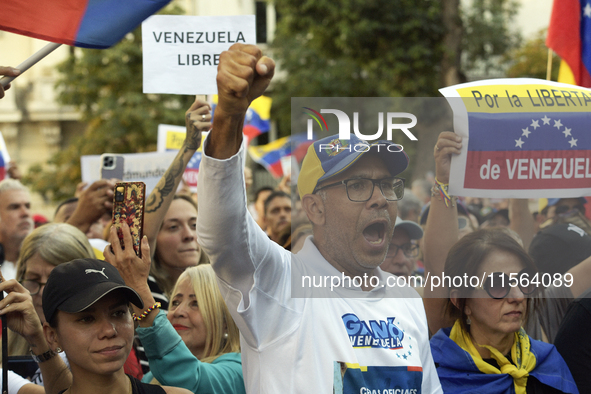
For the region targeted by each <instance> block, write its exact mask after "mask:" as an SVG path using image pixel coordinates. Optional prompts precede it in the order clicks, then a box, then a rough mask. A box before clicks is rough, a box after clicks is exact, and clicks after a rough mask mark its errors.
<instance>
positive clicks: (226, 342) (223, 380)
mask: <svg viewBox="0 0 591 394" xmlns="http://www.w3.org/2000/svg"><path fill="white" fill-rule="evenodd" d="M122 230H123V239H124V243H125V244H126V245H129V244H131V234H130V232H129V228H128V227H127V226H126V225H125V224H124V225H123V229H122ZM110 240H111V243H112V245H113V246H112V247H113V252H111V251H110V250H109V248H108V247H107V248H106V249H105V258H106V259H107V261H109V262H110V263H111V264H113V265H114V266H115V267H117V269H118V270H119V272H120V273H121V276H122V277H123V278H124V280H125V283H126V284H127V285H128V286H130V287H131V288H133V289H134V290H135V291H137V292H138V294H140V296H141V297H142V298H143V299H144V302H145V307H146V308H145V309H144V310H142V309H140V308H138V307H137V306H134V310H135V313H136V315H137V316H139V317H140V319H139V327H138V329H137V332H138V334H139V337H140V340H141V341H142V343H143V345H144V349H145V352H146V355H147V356H148V360H149V362H150V373H149V374H147V375H146V376H145V377H144V379H143V380H144V381H148V380H150V379H152V377H154V378H156V379H157V380H158V381H159V382H160V383H161V384H164V385H169V386H177V387H184V388H186V389H189V390H191V391H192V392H194V393H197V392H199V393H245V388H244V380H243V375H242V362H241V359H240V353H239V351H240V349H239V347H240V345H239V332H238V328H237V327H236V324H235V323H234V321H233V320H232V317H231V316H230V313H229V311H228V308H227V307H226V305H225V303H224V301H223V298H222V295H221V294H220V291H219V289H218V286H217V282H216V280H215V275H214V273H213V270H212V268H211V267H210V266H209V265H202V266H197V267H192V268H189V269H187V270H186V271H185V272H184V273H183V274H182V275H181V276H180V277H179V279H178V281H177V283H176V285H175V288H174V289H173V292H172V297H171V302H170V306H169V312H168V315H165V314H164V313H161V312H160V311H159V307H158V306H157V303H156V302H155V300H154V298H153V296H152V294H151V292H150V288H149V286H148V284H147V277H148V275H149V271H150V258H149V256H150V250H149V245H148V240H147V238H146V237H144V239H143V240H142V245H141V247H142V256H143V257H142V258H141V259H140V258H139V257H137V256H136V255H135V253H134V251H133V248H125V249H124V250H122V249H121V246H120V244H119V243H118V237H117V234H116V231H115V230H111V237H110Z"/></svg>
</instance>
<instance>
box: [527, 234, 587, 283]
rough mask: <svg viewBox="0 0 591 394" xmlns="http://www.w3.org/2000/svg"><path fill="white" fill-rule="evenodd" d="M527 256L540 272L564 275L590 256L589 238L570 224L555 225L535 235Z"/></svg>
mask: <svg viewBox="0 0 591 394" xmlns="http://www.w3.org/2000/svg"><path fill="white" fill-rule="evenodd" d="M529 255H530V256H531V258H532V259H533V260H534V263H535V264H536V266H537V267H538V270H539V271H540V272H547V273H551V274H554V273H565V272H567V271H568V270H569V269H571V268H572V267H574V266H575V265H577V264H579V263H580V262H581V261H583V260H585V259H586V258H587V257H589V256H591V237H590V236H589V235H588V234H587V233H586V232H585V231H584V230H583V229H582V228H580V227H578V226H575V225H574V224H572V223H555V224H552V225H550V226H548V227H546V228H545V229H543V230H542V231H540V232H539V233H537V234H536V236H535V237H534V239H533V240H532V242H531V244H530V246H529Z"/></svg>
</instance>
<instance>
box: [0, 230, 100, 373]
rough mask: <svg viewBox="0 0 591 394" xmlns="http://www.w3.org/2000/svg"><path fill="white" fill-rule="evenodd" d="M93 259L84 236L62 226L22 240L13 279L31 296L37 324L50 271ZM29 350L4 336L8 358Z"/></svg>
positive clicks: (22, 342) (18, 339)
mask: <svg viewBox="0 0 591 394" xmlns="http://www.w3.org/2000/svg"><path fill="white" fill-rule="evenodd" d="M94 257H95V255H94V252H93V250H92V246H90V243H89V242H88V239H87V238H86V235H84V233H82V231H80V230H78V229H77V228H76V227H74V226H71V225H69V224H66V223H49V224H46V225H44V226H41V227H39V228H36V229H35V230H33V232H31V234H29V235H28V236H27V237H26V238H25V239H24V241H23V243H22V245H21V251H20V254H19V259H18V261H17V264H16V279H17V281H18V282H19V283H20V284H21V285H22V286H23V287H24V288H25V289H27V290H28V291H29V292H30V293H31V297H32V298H33V305H34V306H35V311H36V312H37V315H39V319H41V323H43V322H44V321H45V317H44V315H43V308H42V307H41V296H42V295H43V287H44V286H45V283H46V282H47V278H48V277H49V273H50V272H51V271H52V270H53V268H55V267H56V266H58V265H59V264H63V263H67V262H68V261H71V260H74V259H82V258H94ZM29 350H30V346H29V343H28V342H27V341H26V340H25V339H24V338H23V337H22V336H21V335H18V334H16V333H14V332H12V331H10V332H9V333H8V355H9V356H22V355H28V354H29ZM37 383H40V382H37Z"/></svg>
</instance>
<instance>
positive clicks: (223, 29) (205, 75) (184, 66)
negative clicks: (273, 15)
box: [142, 15, 256, 94]
mask: <svg viewBox="0 0 591 394" xmlns="http://www.w3.org/2000/svg"><path fill="white" fill-rule="evenodd" d="M235 43H242V44H256V23H255V16H254V15H235V16H188V15H154V16H151V17H150V18H148V19H146V21H144V23H142V46H143V68H144V93H171V94H217V85H216V75H217V66H218V63H219V58H220V54H221V53H222V52H223V51H225V50H227V49H228V48H230V47H231V46H232V45H233V44H235Z"/></svg>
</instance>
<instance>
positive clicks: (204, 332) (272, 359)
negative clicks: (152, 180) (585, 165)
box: [0, 44, 591, 394]
mask: <svg viewBox="0 0 591 394" xmlns="http://www.w3.org/2000/svg"><path fill="white" fill-rule="evenodd" d="M274 71H275V63H274V62H273V60H272V59H270V58H268V57H266V56H263V54H262V53H261V51H260V49H259V48H257V47H256V46H252V45H242V44H235V45H233V46H232V47H231V48H230V49H229V50H228V51H226V52H223V53H222V54H221V56H220V61H219V67H218V76H217V84H218V104H217V107H216V115H215V118H213V119H212V116H211V108H210V106H209V104H208V103H206V102H204V101H201V100H199V99H196V100H195V102H194V103H193V104H192V105H191V107H190V108H189V109H188V110H187V112H186V117H185V124H186V129H187V135H186V138H185V141H184V143H183V145H182V147H181V149H180V150H179V152H178V154H177V156H176V157H175V159H174V160H173V162H172V163H171V165H170V167H169V168H168V170H167V171H166V173H165V174H164V175H163V176H162V179H161V180H160V182H159V183H158V184H157V185H156V187H155V188H154V190H153V191H151V193H150V195H149V196H148V197H147V198H146V205H145V217H144V228H143V231H144V237H143V238H142V240H141V245H140V248H141V257H138V255H137V254H136V252H135V251H134V248H133V247H132V246H131V245H132V235H131V232H130V229H129V227H128V226H127V225H126V224H123V225H122V228H121V232H120V233H118V230H117V229H116V228H115V227H112V226H111V220H112V212H111V211H112V208H113V203H112V201H113V187H114V185H115V183H116V182H117V180H114V179H102V180H100V181H96V182H94V183H92V184H90V185H86V184H81V185H79V187H78V189H77V192H76V196H73V197H72V198H70V199H68V200H65V201H63V202H62V203H60V204H59V206H58V207H57V209H56V212H55V215H54V218H53V221H52V223H46V224H41V225H39V226H38V227H37V228H35V224H34V221H33V216H32V213H31V209H32V207H31V202H30V194H29V191H28V189H27V188H26V187H25V186H23V185H22V184H21V183H20V182H19V181H18V180H17V179H6V180H4V181H2V182H0V243H1V244H2V245H3V246H4V248H3V249H4V250H3V252H4V262H3V263H2V265H1V271H2V275H3V279H2V282H1V283H0V291H4V292H5V293H6V296H5V298H4V299H3V300H0V315H2V316H6V324H7V325H8V328H9V329H10V331H9V335H8V344H9V345H8V348H7V352H8V355H9V356H23V355H31V357H32V359H33V360H34V362H36V363H37V367H38V368H37V370H36V372H35V373H34V374H32V375H31V376H20V375H18V374H17V373H16V372H14V371H9V377H8V385H9V394H17V393H19V394H27V393H44V392H46V393H67V394H71V393H89V392H92V393H162V392H166V393H189V392H192V393H216V394H229V393H246V392H249V393H259V392H262V393H291V392H294V393H295V392H303V391H309V390H314V391H318V392H332V393H353V392H355V393H372V394H385V393H397V394H400V393H408V394H415V393H429V394H435V393H477V392H478V393H515V394H524V393H529V394H532V393H538V394H539V393H586V392H591V379H590V376H591V374H589V373H588V372H589V370H588V367H587V366H588V365H589V362H590V361H591V341H588V340H587V339H586V338H587V335H586V331H584V330H585V328H586V327H588V325H589V320H590V319H589V316H590V312H589V311H590V310H591V304H589V302H588V300H589V298H591V293H590V290H589V289H591V236H590V232H591V223H590V222H589V220H588V219H587V217H586V216H585V205H586V199H585V198H582V197H581V198H578V197H577V198H562V199H551V198H550V199H544V200H542V201H545V203H544V204H545V205H544V206H540V209H539V210H538V211H537V212H531V210H530V203H529V201H528V200H521V199H485V198H480V199H476V198H467V197H466V198H462V197H455V196H449V194H448V184H449V179H450V164H451V158H452V157H453V156H455V155H459V154H460V152H461V149H462V139H461V138H460V137H458V136H457V135H456V134H455V133H453V132H449V131H443V132H441V134H440V135H439V138H438V140H437V143H436V145H435V146H434V150H433V154H434V158H435V164H436V166H435V169H434V174H433V176H432V177H430V179H421V180H417V181H415V182H413V183H412V185H410V186H411V187H409V188H406V187H405V186H406V185H405V180H404V179H402V178H400V177H399V176H398V175H399V174H400V173H401V172H403V171H404V170H405V169H406V168H407V166H408V165H409V158H408V156H407V155H406V153H405V152H404V151H398V150H397V151H396V152H390V151H388V150H387V149H379V147H377V146H374V145H372V146H370V148H369V149H366V150H361V151H356V150H347V149H342V147H343V146H346V144H351V145H355V144H357V143H364V144H365V142H364V141H361V140H359V139H358V138H357V137H356V136H354V135H351V136H350V140H349V141H346V143H345V141H342V140H340V139H339V136H329V137H325V138H322V139H319V140H318V141H315V142H314V143H312V144H311V145H310V147H309V148H308V151H307V153H306V156H305V158H304V159H303V161H302V163H301V168H300V172H299V177H298V179H297V182H293V185H292V182H291V177H290V175H289V174H288V175H287V176H286V177H284V179H283V180H282V181H281V182H280V183H279V184H278V185H276V186H265V187H262V188H259V189H258V190H256V191H255V192H254V193H251V194H252V195H249V193H250V191H249V188H250V184H251V183H252V175H251V174H249V171H250V170H249V169H248V168H247V167H246V166H245V162H244V161H245V155H244V150H245V149H246V146H245V141H244V140H243V134H242V127H243V122H244V116H245V113H246V111H247V109H248V107H249V105H250V103H251V102H252V100H254V99H255V98H257V97H259V96H260V95H262V94H263V92H264V91H265V90H266V89H267V87H268V85H269V83H270V81H271V79H272V78H273V75H274ZM0 74H2V75H16V74H18V72H17V71H15V70H13V69H11V68H8V67H0ZM3 95H4V90H3V89H2V88H1V87H0V98H1V97H3ZM208 130H212V131H211V132H210V133H209V136H208V138H207V140H206V141H204V144H203V159H202V162H201V165H200V171H199V181H198V192H197V196H198V198H195V196H192V195H190V194H185V193H181V192H177V190H180V189H179V185H180V183H181V180H182V175H183V172H184V169H185V167H186V165H187V163H188V162H189V160H190V159H191V157H192V155H193V154H194V153H195V151H196V150H197V149H198V148H199V147H200V146H201V133H202V132H204V131H208ZM380 143H381V144H382V146H383V144H386V145H387V144H392V143H391V142H388V141H380ZM321 146H331V147H333V149H332V150H323V149H320V147H321ZM249 201H250V203H248V202H249ZM120 239H122V240H123V241H122V242H120ZM125 246H128V247H125ZM543 275H548V277H549V278H551V279H552V280H551V281H550V282H549V283H545V284H543V285H540V284H535V283H534V282H533V281H530V280H529V279H530V278H533V277H534V276H535V277H542V276H543ZM445 276H448V277H449V278H450V280H449V281H447V282H446V281H445V280H442V279H443V278H445ZM465 277H468V278H473V277H474V278H482V281H479V282H478V283H472V282H471V281H470V282H469V283H467V282H466V281H465V280H464V281H462V282H461V283H459V282H457V281H455V280H453V279H456V278H465ZM436 279H437V280H439V283H438V284H437V285H436V286H434V285H433V284H434V283H435V282H434V281H435V280H436ZM558 279H560V280H558ZM429 280H430V281H429ZM392 283H396V285H392ZM400 283H404V285H401V284H400Z"/></svg>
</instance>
